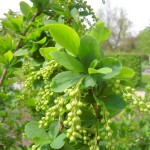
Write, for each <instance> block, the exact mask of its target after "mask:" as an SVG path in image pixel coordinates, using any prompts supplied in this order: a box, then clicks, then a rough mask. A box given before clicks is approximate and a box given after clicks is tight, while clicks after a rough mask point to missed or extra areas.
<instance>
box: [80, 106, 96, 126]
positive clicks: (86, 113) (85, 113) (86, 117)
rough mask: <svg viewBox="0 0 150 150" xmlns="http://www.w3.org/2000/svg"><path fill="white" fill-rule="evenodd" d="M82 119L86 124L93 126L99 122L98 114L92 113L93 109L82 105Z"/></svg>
mask: <svg viewBox="0 0 150 150" xmlns="http://www.w3.org/2000/svg"><path fill="white" fill-rule="evenodd" d="M81 110H82V114H81V120H82V123H83V124H84V125H85V126H91V125H93V124H95V123H96V122H97V118H96V116H95V115H94V114H93V113H92V111H91V109H89V108H86V107H82V109H81Z"/></svg>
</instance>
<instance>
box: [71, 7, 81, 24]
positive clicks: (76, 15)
mask: <svg viewBox="0 0 150 150" xmlns="http://www.w3.org/2000/svg"><path fill="white" fill-rule="evenodd" d="M70 14H71V16H72V17H73V19H74V20H75V22H78V21H79V11H78V10H77V9H76V8H73V9H72V10H71V12H70Z"/></svg>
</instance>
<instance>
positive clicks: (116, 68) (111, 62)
mask: <svg viewBox="0 0 150 150" xmlns="http://www.w3.org/2000/svg"><path fill="white" fill-rule="evenodd" d="M101 65H102V66H103V68H106V67H108V68H111V69H112V71H111V72H110V73H107V74H105V75H103V76H102V78H103V79H111V78H113V77H115V76H116V75H118V74H120V72H121V69H122V64H121V62H120V61H119V60H118V59H115V58H111V57H106V58H104V59H103V60H102V61H101Z"/></svg>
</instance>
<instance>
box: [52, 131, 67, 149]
mask: <svg viewBox="0 0 150 150" xmlns="http://www.w3.org/2000/svg"><path fill="white" fill-rule="evenodd" d="M65 138H66V135H65V134H64V133H62V134H60V135H59V136H57V137H56V139H55V140H53V141H52V143H51V145H50V146H51V148H54V149H60V148H61V147H63V146H64V144H65V141H64V139H65Z"/></svg>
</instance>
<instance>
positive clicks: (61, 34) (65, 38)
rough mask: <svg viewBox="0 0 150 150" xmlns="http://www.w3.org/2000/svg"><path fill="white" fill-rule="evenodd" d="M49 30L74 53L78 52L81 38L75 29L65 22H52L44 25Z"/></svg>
mask: <svg viewBox="0 0 150 150" xmlns="http://www.w3.org/2000/svg"><path fill="white" fill-rule="evenodd" d="M43 29H45V30H49V32H50V33H51V35H52V37H53V38H54V40H55V41H56V42H57V43H58V44H60V45H61V46H63V47H64V48H65V49H66V50H67V51H68V52H70V53H71V54H73V55H77V54H78V48H79V45H80V38H79V36H78V34H77V33H76V31H75V30H73V29H72V28H71V27H69V26H66V25H64V24H50V25H47V26H45V27H43Z"/></svg>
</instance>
